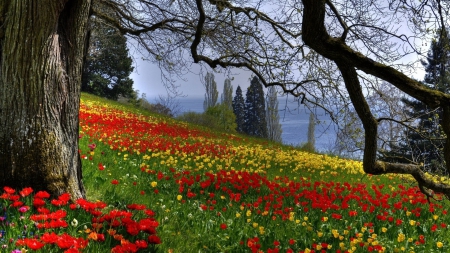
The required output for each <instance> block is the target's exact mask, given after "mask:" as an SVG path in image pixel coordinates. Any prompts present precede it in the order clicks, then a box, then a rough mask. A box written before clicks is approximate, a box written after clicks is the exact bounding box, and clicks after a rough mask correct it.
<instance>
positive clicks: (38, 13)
mask: <svg viewBox="0 0 450 253" xmlns="http://www.w3.org/2000/svg"><path fill="white" fill-rule="evenodd" d="M1 2H2V3H1V6H0V11H1V12H2V13H0V15H2V16H1V18H0V22H1V28H0V29H1V31H0V47H1V48H0V54H1V55H0V64H1V66H0V71H1V72H0V185H2V186H4V185H8V186H11V187H15V188H21V187H27V186H31V187H33V188H34V189H35V190H47V191H49V192H50V193H51V194H53V195H58V194H61V193H64V192H68V193H70V194H71V195H72V198H74V199H76V198H80V197H84V194H85V191H84V187H83V184H82V180H81V177H82V175H81V160H80V155H79V153H78V128H79V119H78V115H79V104H80V85H81V71H82V64H83V53H84V47H85V39H86V31H87V22H88V17H89V10H90V2H91V1H90V0H71V1H69V0H40V1H35V0H14V1H5V0H2V1H1Z"/></svg>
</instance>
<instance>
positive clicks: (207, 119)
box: [176, 112, 219, 129]
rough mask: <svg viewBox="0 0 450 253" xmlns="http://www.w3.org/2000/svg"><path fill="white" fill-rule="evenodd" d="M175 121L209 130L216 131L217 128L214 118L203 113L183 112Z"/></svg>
mask: <svg viewBox="0 0 450 253" xmlns="http://www.w3.org/2000/svg"><path fill="white" fill-rule="evenodd" d="M176 119H178V120H181V121H184V122H188V123H191V124H195V125H199V126H204V127H208V128H211V129H216V128H218V127H219V126H218V124H217V121H216V120H215V119H214V117H213V116H211V115H207V114H205V113H198V112H185V113H183V114H181V115H178V116H177V117H176Z"/></svg>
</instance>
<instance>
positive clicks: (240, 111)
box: [233, 85, 245, 133]
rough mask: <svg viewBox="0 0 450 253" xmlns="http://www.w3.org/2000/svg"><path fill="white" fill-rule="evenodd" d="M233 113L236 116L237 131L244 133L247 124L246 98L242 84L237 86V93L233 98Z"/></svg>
mask: <svg viewBox="0 0 450 253" xmlns="http://www.w3.org/2000/svg"><path fill="white" fill-rule="evenodd" d="M233 113H234V115H235V116H236V131H238V132H239V133H244V124H245V100H244V96H243V95H242V89H241V86H239V85H238V87H237V88H236V95H235V96H234V98H233Z"/></svg>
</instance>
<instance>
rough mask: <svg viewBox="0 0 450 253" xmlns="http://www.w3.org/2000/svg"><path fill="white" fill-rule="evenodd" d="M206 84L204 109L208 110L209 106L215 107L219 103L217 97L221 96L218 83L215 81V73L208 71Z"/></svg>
mask: <svg viewBox="0 0 450 253" xmlns="http://www.w3.org/2000/svg"><path fill="white" fill-rule="evenodd" d="M204 86H205V89H206V93H205V101H204V102H203V109H204V110H205V111H207V110H208V108H209V107H213V106H215V105H216V104H217V98H218V96H219V92H218V91H217V83H216V81H214V74H213V73H210V72H208V73H206V76H205V85H204Z"/></svg>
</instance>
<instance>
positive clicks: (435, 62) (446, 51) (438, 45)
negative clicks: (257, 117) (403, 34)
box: [383, 32, 450, 172]
mask: <svg viewBox="0 0 450 253" xmlns="http://www.w3.org/2000/svg"><path fill="white" fill-rule="evenodd" d="M448 41H449V36H448V35H447V34H445V32H443V33H441V32H439V36H438V38H437V39H433V40H432V41H431V45H430V50H429V52H428V54H427V58H426V61H423V62H422V64H423V66H424V67H425V72H426V74H425V77H424V81H423V82H424V83H425V84H426V85H428V86H429V87H430V88H433V89H436V90H439V91H442V92H446V93H448V92H449V91H450V74H449V70H450V48H449V43H448ZM402 102H403V103H404V104H405V105H406V108H409V109H408V111H407V112H406V113H407V115H408V116H410V117H411V118H417V119H418V120H417V126H416V129H409V130H407V131H405V135H406V138H405V141H404V142H402V143H400V144H399V145H398V146H397V147H394V148H393V149H392V150H391V151H390V152H387V153H386V155H385V157H384V158H383V160H386V161H390V162H411V161H412V162H416V163H422V164H423V166H424V168H425V169H426V170H428V171H432V172H439V171H440V170H441V169H444V164H445V162H444V156H443V148H444V136H443V132H442V130H441V127H440V125H441V123H442V117H441V115H442V109H440V108H438V109H436V110H431V109H430V108H428V107H427V106H426V105H425V104H424V103H422V102H420V101H417V100H411V99H406V98H405V99H402Z"/></svg>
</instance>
